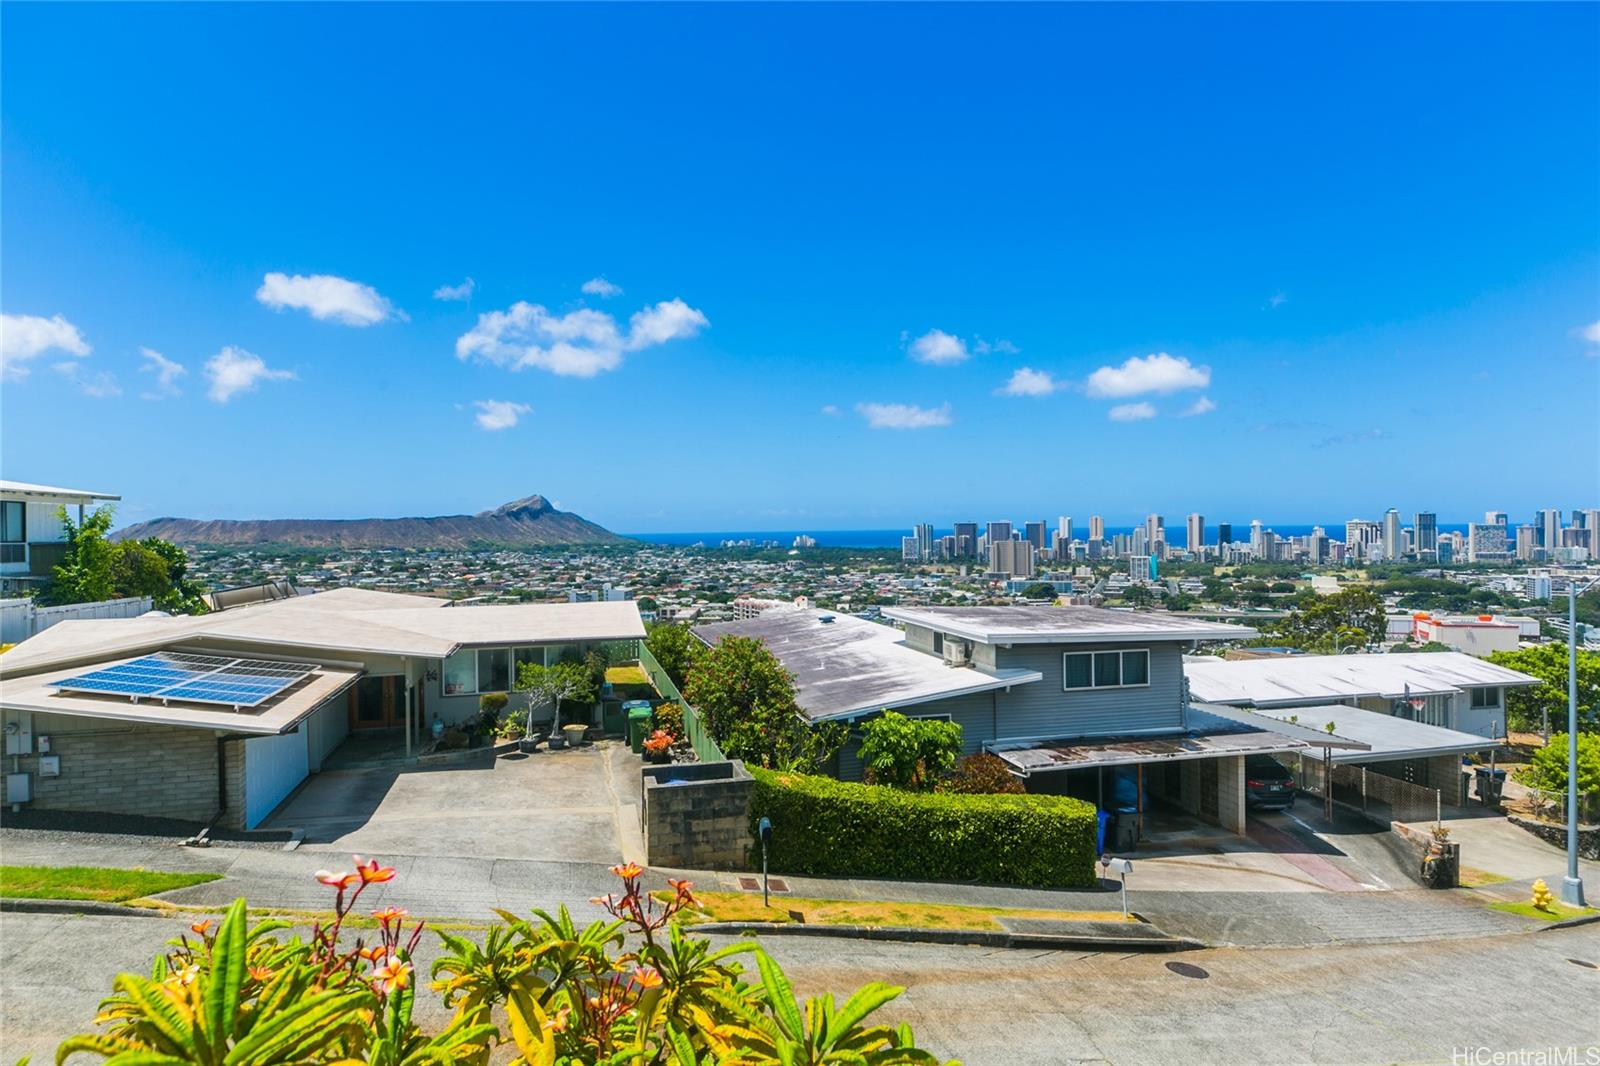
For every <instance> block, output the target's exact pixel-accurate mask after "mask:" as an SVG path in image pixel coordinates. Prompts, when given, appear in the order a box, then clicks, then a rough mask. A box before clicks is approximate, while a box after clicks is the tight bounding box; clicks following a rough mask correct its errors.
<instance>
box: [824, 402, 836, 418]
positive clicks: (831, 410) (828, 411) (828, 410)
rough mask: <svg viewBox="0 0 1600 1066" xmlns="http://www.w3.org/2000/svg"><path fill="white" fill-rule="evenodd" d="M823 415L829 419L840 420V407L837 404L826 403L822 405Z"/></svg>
mask: <svg viewBox="0 0 1600 1066" xmlns="http://www.w3.org/2000/svg"><path fill="white" fill-rule="evenodd" d="M822 413H823V414H825V415H827V416H828V417H829V418H838V417H839V407H838V405H837V404H831V403H825V404H823V405H822Z"/></svg>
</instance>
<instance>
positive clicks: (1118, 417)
mask: <svg viewBox="0 0 1600 1066" xmlns="http://www.w3.org/2000/svg"><path fill="white" fill-rule="evenodd" d="M1155 416H1156V409H1155V407H1153V406H1152V405H1150V404H1147V403H1119V404H1117V406H1115V407H1113V408H1112V409H1111V410H1109V411H1107V412H1106V417H1107V418H1109V419H1111V421H1113V422H1142V421H1144V420H1145V419H1147V418H1154V417H1155Z"/></svg>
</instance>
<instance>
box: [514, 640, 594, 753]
mask: <svg viewBox="0 0 1600 1066" xmlns="http://www.w3.org/2000/svg"><path fill="white" fill-rule="evenodd" d="M512 688H513V690H514V691H517V692H526V693H528V726H527V730H526V734H527V735H528V736H530V737H531V736H533V709H534V708H535V707H540V706H543V705H544V704H546V703H548V704H551V705H552V706H553V707H554V708H555V716H554V719H553V720H552V722H551V725H550V731H551V732H552V733H554V732H555V731H556V730H559V729H560V728H561V703H562V701H563V700H572V701H574V702H576V703H593V702H594V698H595V683H594V675H593V673H591V671H590V669H589V667H588V665H586V664H585V663H583V662H581V661H578V660H574V659H568V660H564V661H562V662H557V663H552V664H551V665H549V666H545V665H544V664H542V663H522V664H520V665H519V666H518V667H517V681H516V684H515V685H513V686H512Z"/></svg>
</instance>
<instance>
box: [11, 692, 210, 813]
mask: <svg viewBox="0 0 1600 1066" xmlns="http://www.w3.org/2000/svg"><path fill="white" fill-rule="evenodd" d="M40 736H48V737H49V738H50V754H51V755H57V756H60V758H61V776H59V777H41V776H39V753H38V739H39V737H40ZM33 738H34V745H33V746H34V752H33V753H32V754H30V755H24V756H21V757H20V766H19V767H18V768H19V769H20V770H24V771H27V772H29V773H31V774H32V775H33V801H32V802H31V803H29V804H28V805H27V809H31V810H58V811H103V812H106V813H114V814H137V815H143V816H145V817H150V818H178V819H182V820H185V821H192V822H208V821H210V820H211V817H212V815H214V814H215V813H216V810H217V739H216V734H215V733H213V732H211V731H209V730H204V729H179V728H176V727H174V726H162V725H144V724H136V723H128V722H113V721H95V720H94V719H89V718H70V717H65V716H61V715H47V714H36V715H34V716H33ZM9 761H10V760H9V759H8V760H7V762H9ZM8 769H9V767H8Z"/></svg>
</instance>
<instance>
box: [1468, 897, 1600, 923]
mask: <svg viewBox="0 0 1600 1066" xmlns="http://www.w3.org/2000/svg"><path fill="white" fill-rule="evenodd" d="M1489 909H1490V910H1492V911H1505V912H1506V913H1507V914H1520V915H1522V916H1523V917H1524V918H1538V919H1539V920H1540V921H1543V922H1559V921H1564V920H1566V919H1568V918H1582V917H1584V916H1585V915H1589V914H1596V913H1600V911H1597V910H1596V909H1595V908H1594V907H1568V906H1567V905H1566V904H1564V903H1552V904H1550V909H1549V910H1544V911H1542V910H1540V909H1539V908H1537V907H1535V906H1534V905H1533V904H1532V903H1529V902H1526V901H1523V902H1521V903H1491V904H1489Z"/></svg>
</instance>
